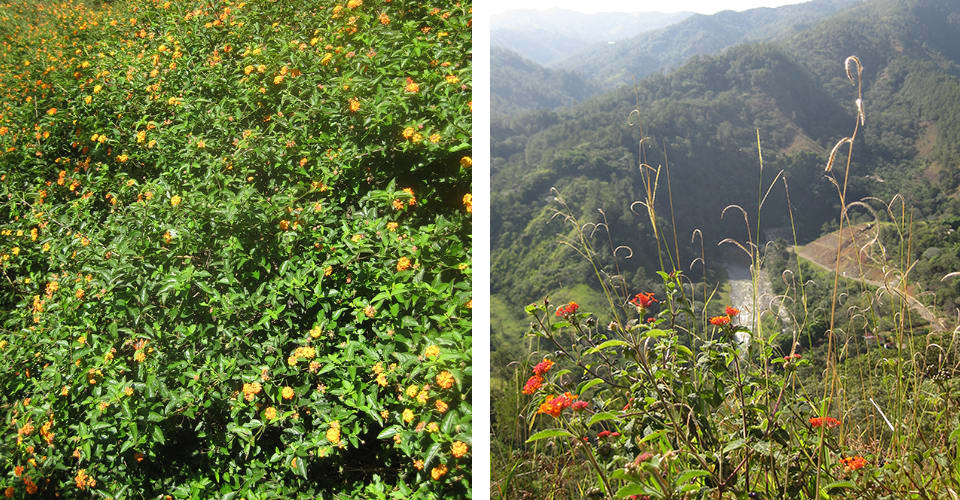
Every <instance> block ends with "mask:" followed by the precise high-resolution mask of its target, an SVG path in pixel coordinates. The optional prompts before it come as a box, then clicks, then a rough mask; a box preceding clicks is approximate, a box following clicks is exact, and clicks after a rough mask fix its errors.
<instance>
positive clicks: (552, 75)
mask: <svg viewBox="0 0 960 500" xmlns="http://www.w3.org/2000/svg"><path fill="white" fill-rule="evenodd" d="M588 92H589V89H588V87H587V85H586V82H584V80H583V78H582V77H580V76H579V75H577V74H575V73H572V72H569V71H559V70H551V69H547V68H544V67H543V66H539V65H537V64H535V63H533V62H530V61H528V60H526V59H524V58H522V57H520V56H519V55H517V54H516V53H515V52H511V51H509V50H507V49H501V48H496V47H494V48H491V49H490V99H491V100H492V101H493V102H492V103H491V106H490V108H491V110H492V111H493V112H494V113H497V114H498V117H502V116H503V115H505V114H515V113H518V112H522V111H532V110H538V109H554V108H559V107H562V106H569V105H571V104H574V103H576V102H578V101H580V100H582V99H583V98H584V97H586V96H587V95H588Z"/></svg>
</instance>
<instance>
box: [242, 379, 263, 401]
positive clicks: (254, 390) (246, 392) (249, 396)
mask: <svg viewBox="0 0 960 500" xmlns="http://www.w3.org/2000/svg"><path fill="white" fill-rule="evenodd" d="M261 390H263V386H261V385H260V382H254V383H252V384H243V398H244V399H246V400H247V401H253V398H255V397H257V394H260V391H261Z"/></svg>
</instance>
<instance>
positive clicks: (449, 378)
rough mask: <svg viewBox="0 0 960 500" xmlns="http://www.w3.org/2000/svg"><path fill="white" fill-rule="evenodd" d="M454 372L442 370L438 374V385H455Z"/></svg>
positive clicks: (448, 386) (446, 387) (444, 386)
mask: <svg viewBox="0 0 960 500" xmlns="http://www.w3.org/2000/svg"><path fill="white" fill-rule="evenodd" d="M453 382H454V378H453V374H452V373H450V372H448V371H442V372H440V373H438V374H437V385H439V386H440V387H442V388H444V389H449V388H451V387H453Z"/></svg>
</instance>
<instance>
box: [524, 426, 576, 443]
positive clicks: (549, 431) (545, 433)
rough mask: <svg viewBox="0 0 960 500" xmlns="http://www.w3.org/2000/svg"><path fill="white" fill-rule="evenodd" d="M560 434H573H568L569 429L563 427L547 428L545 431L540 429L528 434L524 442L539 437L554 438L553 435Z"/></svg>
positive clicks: (557, 435) (558, 435) (530, 441)
mask: <svg viewBox="0 0 960 500" xmlns="http://www.w3.org/2000/svg"><path fill="white" fill-rule="evenodd" d="M560 436H573V434H570V432H569V431H566V430H564V429H547V430H545V431H540V432H538V433H536V434H534V435H532V436H530V438H529V439H527V441H526V442H527V443H532V442H534V441H539V440H541V439H548V438H554V437H560Z"/></svg>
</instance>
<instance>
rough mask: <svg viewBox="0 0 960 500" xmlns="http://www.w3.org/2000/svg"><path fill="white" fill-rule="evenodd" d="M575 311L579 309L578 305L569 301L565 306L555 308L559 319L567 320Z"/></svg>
mask: <svg viewBox="0 0 960 500" xmlns="http://www.w3.org/2000/svg"><path fill="white" fill-rule="evenodd" d="M577 309H580V304H577V303H576V302H574V301H572V300H571V301H570V302H568V303H567V305H565V306H560V307H558V308H557V316H558V317H560V318H568V317H570V316H573V314H574V313H576V312H577Z"/></svg>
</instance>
